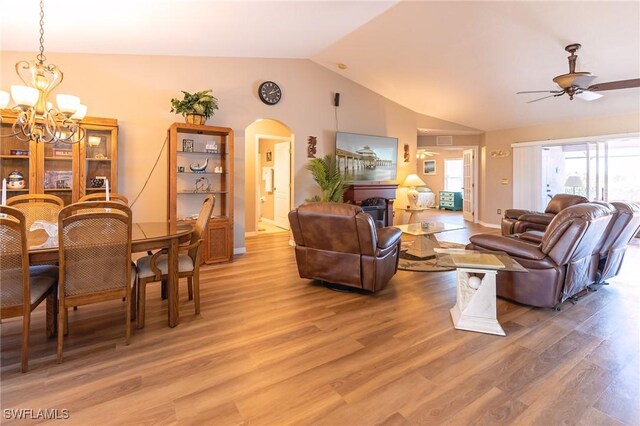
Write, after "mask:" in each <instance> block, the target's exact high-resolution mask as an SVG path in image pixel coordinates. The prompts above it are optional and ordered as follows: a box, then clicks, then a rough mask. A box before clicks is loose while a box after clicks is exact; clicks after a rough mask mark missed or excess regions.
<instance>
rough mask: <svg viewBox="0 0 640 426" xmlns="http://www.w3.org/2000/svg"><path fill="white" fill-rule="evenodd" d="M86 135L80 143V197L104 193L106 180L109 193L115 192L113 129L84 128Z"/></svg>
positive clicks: (115, 162) (114, 142) (115, 159)
mask: <svg viewBox="0 0 640 426" xmlns="http://www.w3.org/2000/svg"><path fill="white" fill-rule="evenodd" d="M85 130H86V135H85V138H84V140H83V141H82V142H81V143H80V147H79V148H80V162H81V166H80V167H81V169H82V171H81V173H80V177H81V178H80V192H81V196H82V195H88V194H93V193H96V192H105V191H106V183H107V179H108V180H109V191H112V192H116V191H117V175H116V172H115V170H116V169H115V167H116V166H117V158H116V155H117V154H116V152H117V151H116V139H115V138H116V136H115V129H114V128H99V127H97V126H96V127H95V128H94V127H89V128H85Z"/></svg>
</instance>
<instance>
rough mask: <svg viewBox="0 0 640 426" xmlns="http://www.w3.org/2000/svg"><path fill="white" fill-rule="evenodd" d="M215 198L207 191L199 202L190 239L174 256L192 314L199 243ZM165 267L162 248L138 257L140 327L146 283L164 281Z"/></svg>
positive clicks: (196, 297)
mask: <svg viewBox="0 0 640 426" xmlns="http://www.w3.org/2000/svg"><path fill="white" fill-rule="evenodd" d="M215 201H216V198H215V197H214V196H213V195H209V196H208V197H207V198H206V199H205V200H204V202H203V203H202V207H201V208H200V213H199V214H198V220H197V221H196V224H195V226H194V230H193V232H192V233H191V241H190V242H189V245H186V246H183V247H180V251H183V252H185V253H182V254H180V255H179V258H178V277H179V278H187V285H188V294H189V300H192V299H193V303H194V307H195V313H196V315H197V314H199V313H200V263H201V262H200V257H201V256H202V245H203V244H202V243H203V241H204V233H205V232H207V227H208V225H209V218H210V217H211V213H212V212H213V206H214V204H215ZM168 271H169V260H168V254H167V250H166V249H165V250H160V251H158V252H156V253H155V254H153V255H150V256H145V257H141V258H140V259H138V314H137V327H138V328H143V327H144V319H145V318H144V317H145V304H146V286H147V284H148V283H150V282H155V281H166V280H167V278H168Z"/></svg>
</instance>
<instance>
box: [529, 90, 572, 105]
mask: <svg viewBox="0 0 640 426" xmlns="http://www.w3.org/2000/svg"><path fill="white" fill-rule="evenodd" d="M563 94H564V91H563V92H562V93H558V94H556V95H549V96H543V97H541V98H538V99H534V100H532V101H529V102H527V103H528V104H532V103H534V102H538V101H541V100H543V99H547V98H556V97H558V96H562V95H563Z"/></svg>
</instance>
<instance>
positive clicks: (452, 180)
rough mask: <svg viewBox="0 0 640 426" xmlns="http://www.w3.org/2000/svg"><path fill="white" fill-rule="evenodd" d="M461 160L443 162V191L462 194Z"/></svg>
mask: <svg viewBox="0 0 640 426" xmlns="http://www.w3.org/2000/svg"><path fill="white" fill-rule="evenodd" d="M462 169H463V164H462V158H456V159H455V160H444V190H445V191H455V192H462V182H463V180H462V179H463V176H462Z"/></svg>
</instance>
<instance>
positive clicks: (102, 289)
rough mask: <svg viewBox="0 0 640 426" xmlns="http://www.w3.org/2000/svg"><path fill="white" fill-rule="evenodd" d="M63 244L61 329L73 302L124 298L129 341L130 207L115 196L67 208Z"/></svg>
mask: <svg viewBox="0 0 640 426" xmlns="http://www.w3.org/2000/svg"><path fill="white" fill-rule="evenodd" d="M58 249H59V259H60V276H59V280H58V284H59V285H58V327H59V329H60V330H62V329H63V327H64V324H65V319H66V313H67V309H68V308H69V307H71V306H78V305H86V304H90V303H96V302H102V301H106V300H112V299H122V298H124V301H125V303H126V324H125V326H126V332H125V334H126V344H127V345H128V344H129V341H130V339H131V315H132V312H131V311H132V306H134V305H132V300H133V299H135V294H132V292H133V291H134V290H133V288H134V283H135V278H136V270H135V265H133V264H132V262H131V209H129V207H127V206H125V205H124V204H122V203H120V202H116V201H88V202H83V203H75V204H71V205H69V206H67V207H65V208H64V209H62V210H61V211H60V215H59V219H58ZM63 334H64V333H58V363H60V362H62V344H63V337H64V336H63Z"/></svg>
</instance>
